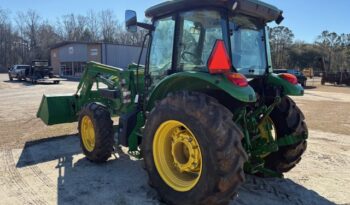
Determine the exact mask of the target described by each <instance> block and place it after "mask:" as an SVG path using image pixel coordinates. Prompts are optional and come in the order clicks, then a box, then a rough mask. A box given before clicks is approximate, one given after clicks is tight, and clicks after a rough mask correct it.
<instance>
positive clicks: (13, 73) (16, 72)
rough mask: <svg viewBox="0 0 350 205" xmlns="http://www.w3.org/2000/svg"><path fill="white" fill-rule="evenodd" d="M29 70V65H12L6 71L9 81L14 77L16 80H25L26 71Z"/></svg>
mask: <svg viewBox="0 0 350 205" xmlns="http://www.w3.org/2000/svg"><path fill="white" fill-rule="evenodd" d="M29 70H30V65H14V66H13V67H12V68H10V69H9V71H8V74H9V79H10V81H13V79H14V78H16V79H17V80H25V79H26V73H27V72H29Z"/></svg>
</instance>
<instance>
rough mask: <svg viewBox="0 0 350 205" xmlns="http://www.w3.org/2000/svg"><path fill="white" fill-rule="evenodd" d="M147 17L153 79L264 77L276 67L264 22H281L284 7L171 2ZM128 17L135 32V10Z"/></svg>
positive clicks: (184, 0)
mask: <svg viewBox="0 0 350 205" xmlns="http://www.w3.org/2000/svg"><path fill="white" fill-rule="evenodd" d="M146 16H147V17H150V18H152V22H153V25H152V29H153V31H152V38H151V39H152V40H151V41H150V50H149V66H148V69H149V74H150V76H151V78H152V80H153V82H154V81H156V82H158V81H159V80H161V79H163V78H164V77H165V76H167V75H169V74H172V73H177V72H182V71H199V72H209V73H211V74H217V73H224V72H235V73H237V72H238V73H241V74H243V75H245V76H247V77H255V76H260V75H264V74H265V73H266V72H270V70H269V69H271V68H272V67H271V60H270V48H269V43H268V34H267V32H266V24H267V23H268V22H271V21H276V22H277V23H280V22H281V21H282V20H283V17H282V11H280V10H278V9H277V8H276V7H273V6H271V5H268V4H265V3H262V2H260V1H255V0H252V1H240V0H226V1H208V0H207V1H199V0H192V1H188V0H176V1H167V2H164V3H162V4H159V5H156V6H154V7H151V8H149V9H148V10H147V11H146ZM126 17H127V20H126V22H127V28H128V29H129V30H133V31H136V29H135V27H134V25H135V24H137V21H136V20H135V19H136V14H135V13H134V12H132V11H127V15H126ZM129 19H133V21H130V20H129ZM138 26H141V27H142V25H138ZM215 62H217V63H215ZM218 63H219V64H218Z"/></svg>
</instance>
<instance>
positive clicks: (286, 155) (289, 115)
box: [266, 97, 308, 174]
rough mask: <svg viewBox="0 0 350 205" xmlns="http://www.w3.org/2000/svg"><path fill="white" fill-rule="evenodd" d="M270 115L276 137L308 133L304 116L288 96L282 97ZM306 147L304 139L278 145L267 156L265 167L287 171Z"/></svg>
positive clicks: (294, 164) (299, 157)
mask: <svg viewBox="0 0 350 205" xmlns="http://www.w3.org/2000/svg"><path fill="white" fill-rule="evenodd" d="M270 117H271V119H272V121H273V124H274V126H275V129H276V132H277V139H278V138H281V137H285V136H287V135H294V136H300V135H306V136H307V135H308V129H307V126H306V123H305V121H304V119H305V117H304V115H303V113H302V112H301V110H300V109H299V108H298V107H297V106H296V104H295V102H294V101H293V100H292V99H291V98H289V97H283V98H282V102H281V103H280V104H279V105H278V106H277V107H276V108H275V109H274V110H273V112H272V113H271V115H270ZM306 147H307V141H306V140H302V141H300V142H298V143H296V144H293V145H288V146H283V147H280V148H279V150H278V151H277V152H273V153H271V154H270V155H269V156H267V158H266V167H267V168H269V169H271V170H273V171H276V172H277V173H279V174H282V173H284V172H288V171H290V170H291V169H292V168H294V167H295V166H296V164H298V163H299V162H300V160H301V156H302V155H303V154H304V152H305V150H306Z"/></svg>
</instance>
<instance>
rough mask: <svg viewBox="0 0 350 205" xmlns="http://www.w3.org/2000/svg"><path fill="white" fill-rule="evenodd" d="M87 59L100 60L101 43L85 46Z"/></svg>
mask: <svg viewBox="0 0 350 205" xmlns="http://www.w3.org/2000/svg"><path fill="white" fill-rule="evenodd" d="M87 52H88V61H95V62H99V63H101V62H102V59H101V58H102V51H101V44H89V45H88V46H87Z"/></svg>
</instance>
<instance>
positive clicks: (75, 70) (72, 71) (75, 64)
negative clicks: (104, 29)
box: [51, 43, 146, 78]
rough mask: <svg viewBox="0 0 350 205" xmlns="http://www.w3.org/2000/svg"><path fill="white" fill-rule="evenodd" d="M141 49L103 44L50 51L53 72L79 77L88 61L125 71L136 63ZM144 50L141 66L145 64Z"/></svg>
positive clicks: (70, 45) (82, 44)
mask: <svg viewBox="0 0 350 205" xmlns="http://www.w3.org/2000/svg"><path fill="white" fill-rule="evenodd" d="M140 51H141V48H140V47H135V46H124V45H116V44H103V43H93V44H91V43H70V44H66V45H63V46H61V47H57V48H54V49H52V50H51V64H52V67H53V68H54V72H55V73H56V74H59V75H61V76H64V77H74V78H79V77H81V75H82V73H83V71H84V70H85V68H86V64H87V63H88V62H89V61H95V62H100V63H104V64H107V65H110V66H115V67H119V68H123V69H126V68H127V67H128V65H129V64H131V63H137V61H138V58H139V55H140ZM145 56H146V49H145V50H144V52H143V55H142V59H141V64H144V63H145Z"/></svg>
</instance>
